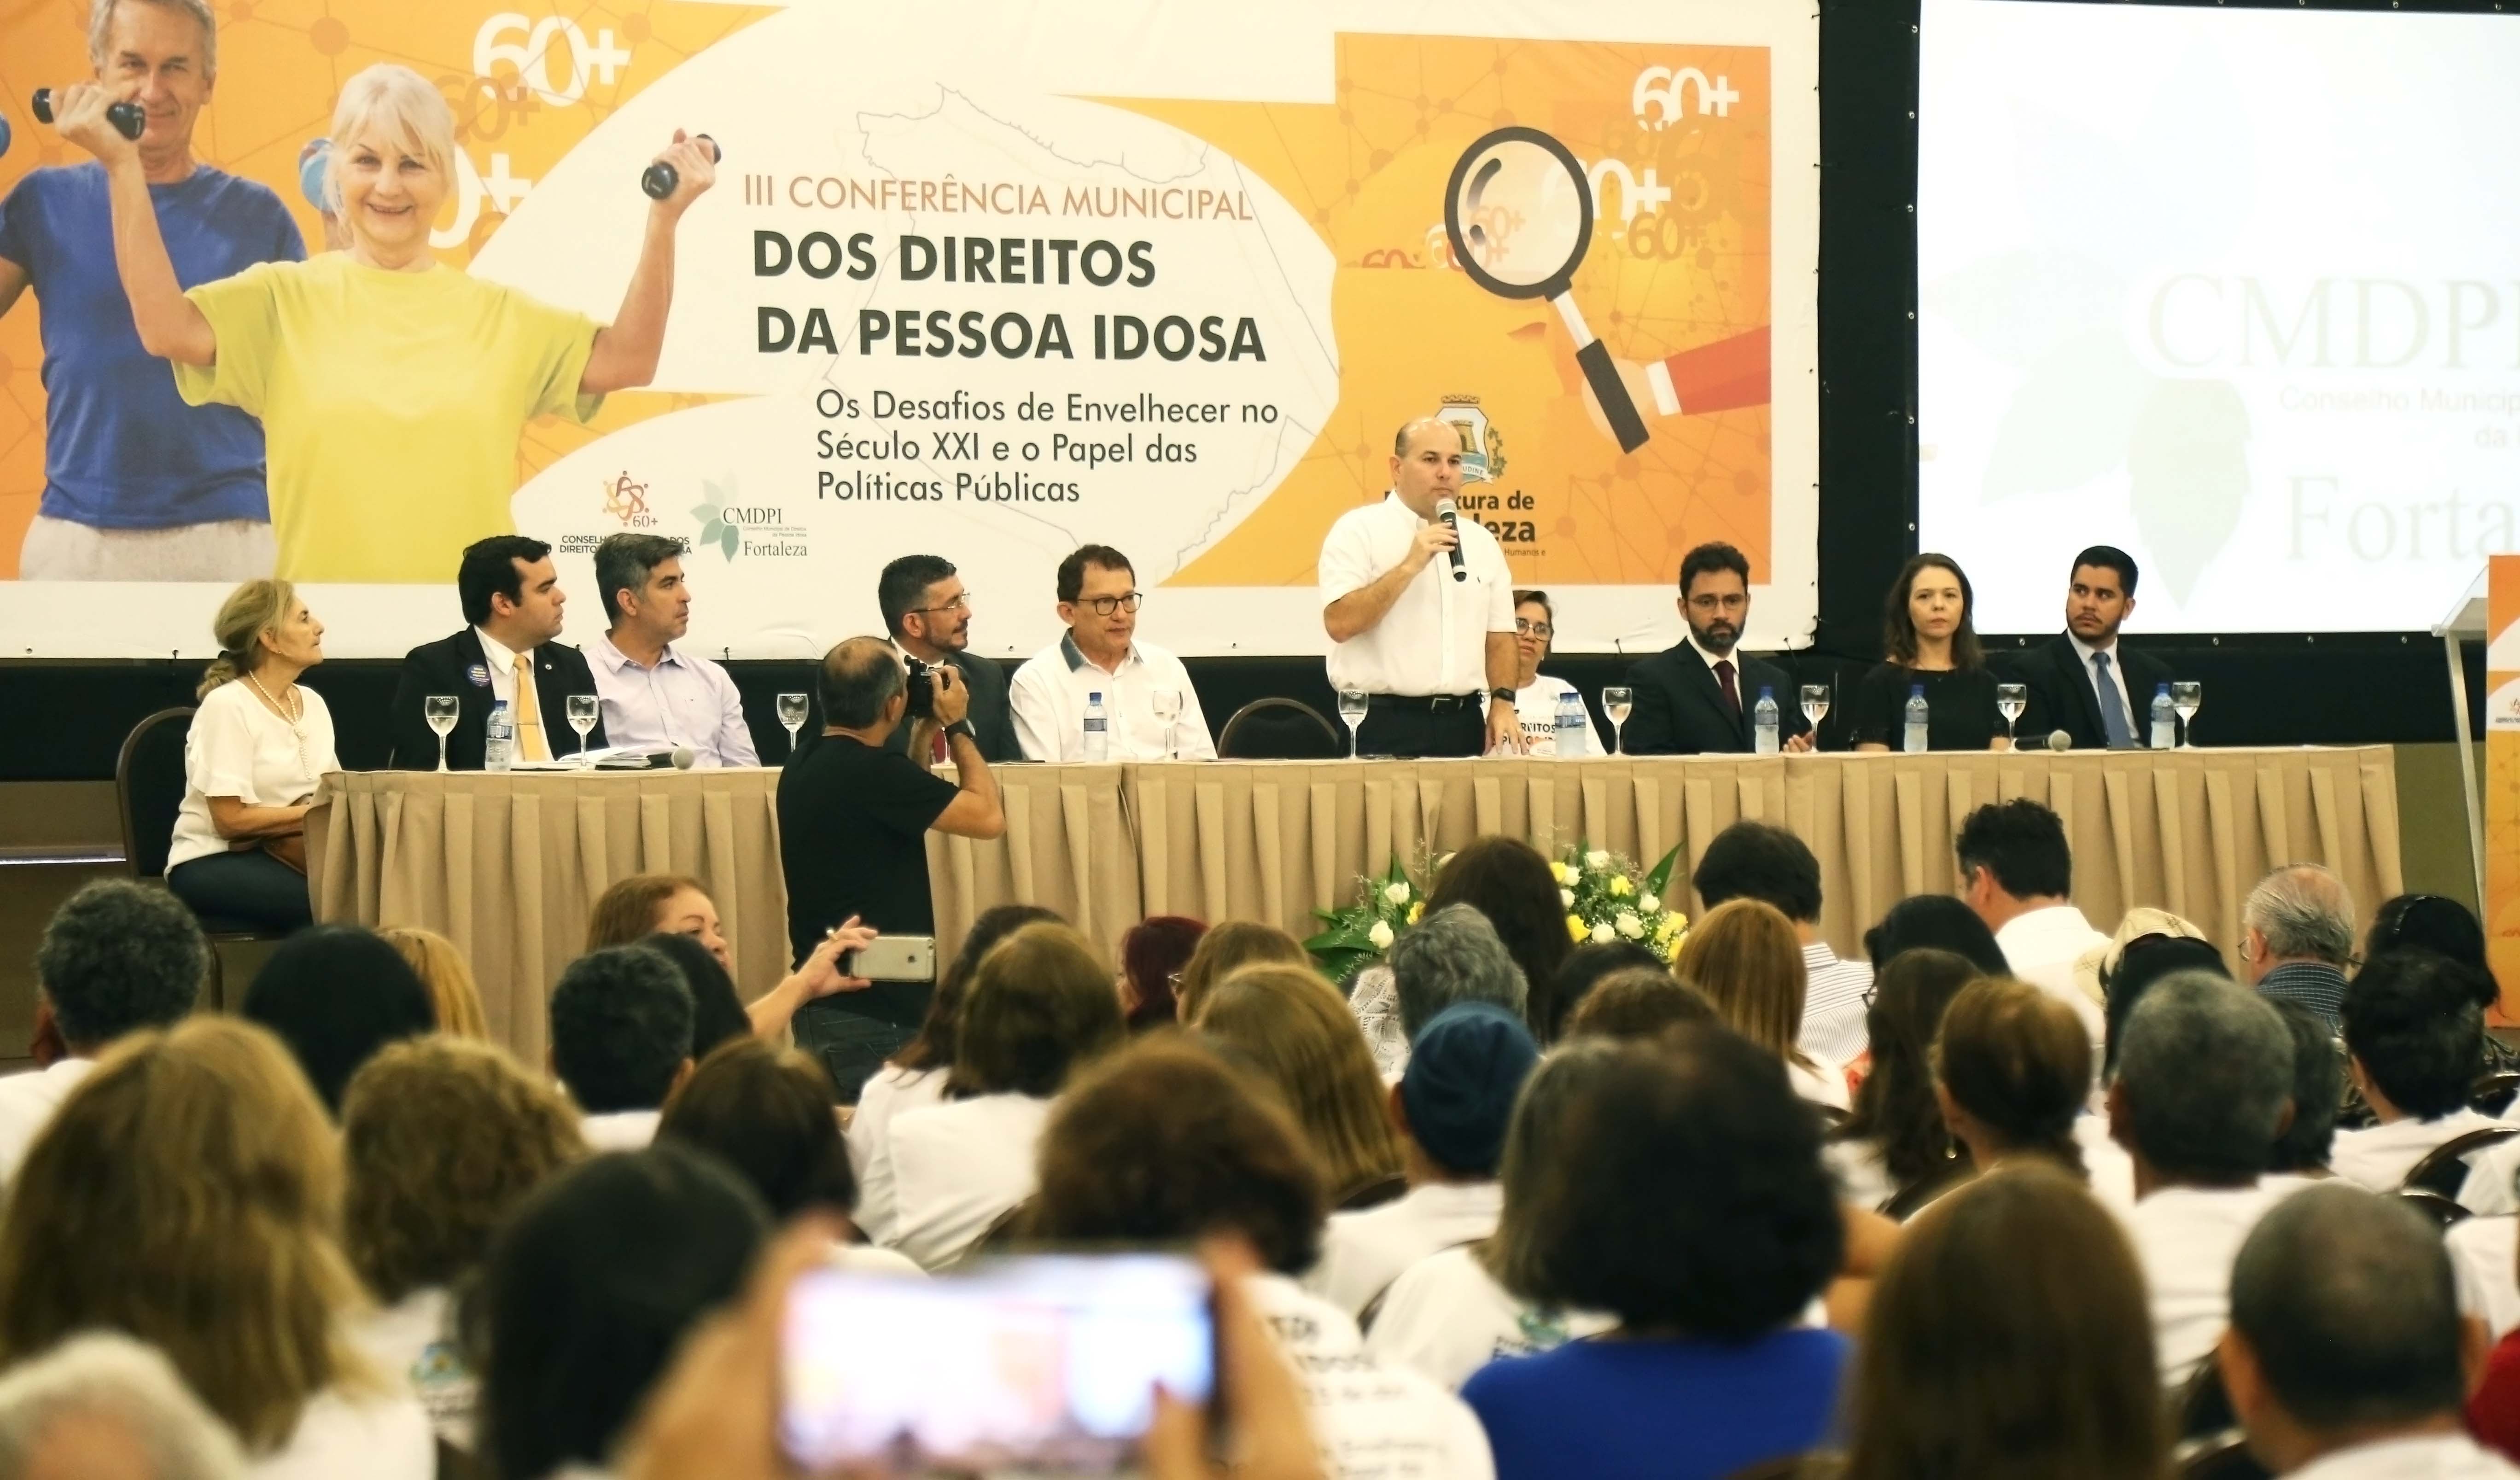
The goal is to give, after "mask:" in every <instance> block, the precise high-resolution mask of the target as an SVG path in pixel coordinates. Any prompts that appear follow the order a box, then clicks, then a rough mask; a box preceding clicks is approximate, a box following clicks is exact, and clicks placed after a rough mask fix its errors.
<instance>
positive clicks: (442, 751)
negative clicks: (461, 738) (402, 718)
mask: <svg viewBox="0 0 2520 1480" xmlns="http://www.w3.org/2000/svg"><path fill="white" fill-rule="evenodd" d="M463 708H464V701H463V700H462V699H461V698H459V697H457V696H456V695H452V694H432V695H428V696H427V697H426V698H424V699H422V700H421V701H420V712H421V713H422V714H423V715H425V716H427V719H428V728H429V729H431V730H433V731H435V732H436V733H437V769H438V770H440V771H443V770H445V769H446V737H448V736H449V735H452V734H454V733H455V717H456V715H458V714H460V713H462V712H463Z"/></svg>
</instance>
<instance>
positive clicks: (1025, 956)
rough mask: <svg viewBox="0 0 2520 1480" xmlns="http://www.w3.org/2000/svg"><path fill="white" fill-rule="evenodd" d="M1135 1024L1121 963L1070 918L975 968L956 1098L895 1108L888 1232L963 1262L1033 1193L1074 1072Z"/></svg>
mask: <svg viewBox="0 0 2520 1480" xmlns="http://www.w3.org/2000/svg"><path fill="white" fill-rule="evenodd" d="M1127 1036H1128V1028H1127V1025H1126V1024H1125V1023H1124V1022H1123V1020H1122V1019H1121V1016H1120V994H1119V992H1118V991H1117V990H1116V989H1114V988H1113V986H1112V984H1111V970H1110V968H1109V967H1108V966H1105V965H1103V964H1102V963H1101V962H1099V961H1097V960H1096V959H1095V957H1094V949H1093V947H1092V946H1091V945H1089V944H1088V943H1087V941H1086V939H1085V937H1084V936H1083V935H1080V934H1078V933H1077V932H1076V931H1075V930H1073V929H1070V928H1069V927H1068V926H1066V925H1060V924H1049V923H1042V924H1031V925H1026V926H1024V927H1023V928H1022V929H1020V930H1017V931H1016V932H1014V933H1013V934H1012V935H1010V936H1008V937H1007V938H1006V939H1005V940H1004V941H1002V942H1000V943H999V944H998V945H997V946H996V947H995V948H994V949H992V950H991V951H990V952H989V954H988V955H987V956H986V957H985V958H983V959H982V960H981V962H980V964H979V969H978V970H976V971H975V972H973V973H972V976H971V991H970V995H969V997H968V998H967V999H966V1000H965V1001H964V1004H963V1016H962V1022H961V1025H960V1027H959V1029H958V1033H957V1037H958V1042H957V1044H956V1046H955V1050H956V1052H955V1057H954V1069H953V1072H952V1074H951V1075H950V1076H949V1077H948V1079H947V1080H946V1084H945V1102H944V1103H942V1104H937V1105H930V1106H928V1107H927V1108H925V1109H919V1110H906V1111H903V1112H902V1113H900V1114H898V1115H895V1116H894V1117H893V1120H892V1129H891V1134H890V1136H889V1137H888V1138H887V1144H886V1146H885V1150H884V1162H885V1164H886V1169H887V1175H888V1181H889V1183H890V1187H891V1190H892V1207H891V1209H890V1212H889V1214H888V1215H886V1216H885V1217H884V1219H883V1221H882V1223H881V1225H880V1227H881V1228H882V1231H883V1232H882V1236H881V1239H880V1241H881V1242H883V1243H884V1244H886V1245H888V1246H890V1247H892V1248H895V1249H898V1250H900V1251H901V1252H902V1253H904V1254H907V1255H909V1256H910V1257H911V1258H912V1259H914V1260H917V1261H918V1262H919V1264H920V1267H921V1268H922V1269H929V1270H934V1269H941V1268H943V1267H944V1266H946V1265H949V1264H952V1263H953V1262H954V1261H956V1260H957V1259H959V1258H961V1257H962V1256H963V1254H964V1253H965V1252H966V1251H967V1250H968V1249H969V1248H970V1247H971V1245H972V1244H974V1243H976V1242H977V1241H979V1239H980V1236H981V1235H982V1234H984V1233H988V1232H989V1231H990V1229H991V1228H992V1227H994V1226H995V1225H996V1224H997V1223H998V1221H999V1220H1000V1219H1002V1218H1004V1217H1005V1216H1006V1215H1007V1214H1009V1213H1011V1212H1012V1211H1013V1210H1014V1209H1015V1207H1016V1205H1017V1204H1019V1203H1021V1202H1022V1201H1023V1200H1024V1199H1025V1198H1027V1197H1029V1196H1031V1195H1032V1190H1033V1145H1034V1144H1035V1143H1036V1142H1037V1141H1039V1140H1040V1138H1041V1128H1042V1126H1043V1125H1044V1124H1045V1123H1046V1122H1048V1121H1049V1119H1050V1110H1051V1099H1052V1097H1054V1096H1056V1095H1057V1094H1058V1092H1059V1089H1060V1087H1061V1086H1063V1085H1065V1084H1066V1083H1067V1079H1068V1076H1069V1074H1071V1073H1072V1072H1073V1071H1075V1070H1076V1069H1078V1068H1080V1067H1082V1066H1083V1065H1085V1064H1086V1063H1089V1062H1091V1061H1092V1060H1093V1059H1095V1058H1097V1057H1099V1056H1101V1055H1102V1054H1106V1053H1108V1052H1110V1051H1111V1050H1112V1049H1113V1048H1115V1047H1117V1046H1118V1045H1119V1044H1120V1042H1121V1041H1122V1040H1123V1039H1125V1038H1126V1037H1127Z"/></svg>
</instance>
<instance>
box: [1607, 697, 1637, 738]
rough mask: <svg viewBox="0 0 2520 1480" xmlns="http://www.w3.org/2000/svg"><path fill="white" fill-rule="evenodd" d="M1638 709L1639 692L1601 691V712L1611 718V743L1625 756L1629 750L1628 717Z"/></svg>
mask: <svg viewBox="0 0 2520 1480" xmlns="http://www.w3.org/2000/svg"><path fill="white" fill-rule="evenodd" d="M1636 707H1637V691H1635V690H1634V689H1624V688H1615V687H1614V688H1609V689H1604V690H1602V691H1601V712H1602V713H1603V714H1606V715H1608V716H1609V717H1610V743H1611V744H1612V746H1614V747H1615V748H1616V749H1617V750H1618V752H1619V753H1620V754H1622V755H1625V754H1626V753H1627V750H1628V716H1629V715H1630V714H1632V713H1634V712H1635V710H1636Z"/></svg>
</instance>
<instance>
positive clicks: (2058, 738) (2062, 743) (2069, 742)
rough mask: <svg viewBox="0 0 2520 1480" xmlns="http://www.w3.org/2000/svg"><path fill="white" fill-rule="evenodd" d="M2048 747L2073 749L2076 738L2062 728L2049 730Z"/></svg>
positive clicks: (2058, 749)
mask: <svg viewBox="0 0 2520 1480" xmlns="http://www.w3.org/2000/svg"><path fill="white" fill-rule="evenodd" d="M2073 748H2074V738H2073V737H2072V736H2070V735H2067V734H2066V733H2065V732H2064V731H2062V730H2050V731H2048V749H2050V750H2055V751H2059V752H2062V751H2066V750H2071V749H2073Z"/></svg>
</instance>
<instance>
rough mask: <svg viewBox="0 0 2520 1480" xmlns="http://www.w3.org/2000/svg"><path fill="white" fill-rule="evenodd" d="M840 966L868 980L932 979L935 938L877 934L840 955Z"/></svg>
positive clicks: (934, 968) (845, 970) (934, 970)
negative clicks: (858, 946)
mask: <svg viewBox="0 0 2520 1480" xmlns="http://www.w3.org/2000/svg"><path fill="white" fill-rule="evenodd" d="M840 969H841V970H842V971H843V972H846V973H847V974H848V975H851V976H863V977H865V978H866V979H867V980H869V981H934V980H935V979H936V937H935V936H933V935H878V936H877V937H876V938H875V939H874V940H873V941H871V942H869V943H868V944H867V946H866V948H865V949H864V950H860V951H851V952H850V953H848V954H847V955H846V956H843V957H841V958H840Z"/></svg>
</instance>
